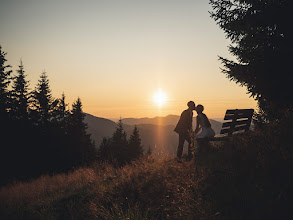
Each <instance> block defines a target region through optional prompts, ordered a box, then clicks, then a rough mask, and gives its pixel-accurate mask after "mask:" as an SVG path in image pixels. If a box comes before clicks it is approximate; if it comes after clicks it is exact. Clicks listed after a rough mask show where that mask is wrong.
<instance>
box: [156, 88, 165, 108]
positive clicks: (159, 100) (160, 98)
mask: <svg viewBox="0 0 293 220" xmlns="http://www.w3.org/2000/svg"><path fill="white" fill-rule="evenodd" d="M153 100H154V102H155V103H156V104H157V105H158V107H162V106H163V105H164V104H165V103H166V101H167V95H166V93H164V92H163V90H162V89H158V91H157V92H156V93H155V94H154V97H153Z"/></svg>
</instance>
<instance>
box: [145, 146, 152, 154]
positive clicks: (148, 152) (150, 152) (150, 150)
mask: <svg viewBox="0 0 293 220" xmlns="http://www.w3.org/2000/svg"><path fill="white" fill-rule="evenodd" d="M152 153H153V152H152V148H151V146H149V148H148V151H147V152H146V155H147V156H151V155H152Z"/></svg>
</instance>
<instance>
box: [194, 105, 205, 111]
mask: <svg viewBox="0 0 293 220" xmlns="http://www.w3.org/2000/svg"><path fill="white" fill-rule="evenodd" d="M203 110H204V107H203V105H200V104H199V105H197V106H196V111H198V112H203Z"/></svg>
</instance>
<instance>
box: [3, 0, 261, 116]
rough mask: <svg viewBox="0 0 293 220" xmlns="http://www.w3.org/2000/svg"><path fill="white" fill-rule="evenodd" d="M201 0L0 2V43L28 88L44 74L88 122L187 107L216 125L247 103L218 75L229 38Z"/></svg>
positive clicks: (57, 93) (250, 102)
mask: <svg viewBox="0 0 293 220" xmlns="http://www.w3.org/2000/svg"><path fill="white" fill-rule="evenodd" d="M208 2H209V1H208V0H131V1H130V0H92V1H89V0H83V1H81V0H79V1H77V0H0V45H2V50H3V51H5V52H7V57H6V58H7V59H8V64H10V65H12V66H13V70H16V69H17V66H18V63H19V60H20V59H22V61H23V63H24V68H25V71H26V74H27V75H28V79H29V80H30V85H31V88H33V87H35V85H36V83H37V80H38V78H39V76H40V73H41V72H42V71H44V70H45V71H46V72H47V74H48V76H49V80H50V85H51V89H52V92H53V95H54V97H56V98H57V97H61V94H62V92H64V93H65V95H66V96H67V102H68V103H70V104H71V103H72V102H73V101H74V100H75V99H76V98H77V97H80V98H81V100H82V102H83V106H84V109H83V110H84V111H85V112H87V113H90V114H93V115H95V116H99V117H105V118H119V117H120V116H121V117H124V118H125V117H154V116H158V115H160V116H166V115H168V114H177V115H179V114H181V112H182V110H184V109H186V108H187V106H186V103H187V102H188V101H189V100H193V101H195V103H196V104H202V105H204V106H205V113H206V114H207V115H208V116H209V117H210V118H222V117H223V116H224V114H225V110H226V109H228V108H256V102H255V101H254V100H253V99H252V98H249V95H248V94H247V93H246V89H245V88H242V87H239V86H238V85H236V84H235V82H231V81H229V80H228V79H227V78H226V76H225V75H224V74H223V73H221V70H220V67H221V63H220V62H219V61H218V55H221V56H224V57H228V58H231V56H230V55H229V53H228V49H227V45H229V41H228V40H227V39H225V34H224V33H223V31H222V30H220V28H219V26H218V25H217V24H216V22H215V21H214V20H213V19H211V18H210V16H209V13H208V11H210V10H211V7H210V5H209V4H208ZM158 91H160V92H161V93H163V94H164V95H165V98H166V100H165V102H164V103H161V104H160V103H158V102H156V100H154V96H155V95H156V93H157V92H158Z"/></svg>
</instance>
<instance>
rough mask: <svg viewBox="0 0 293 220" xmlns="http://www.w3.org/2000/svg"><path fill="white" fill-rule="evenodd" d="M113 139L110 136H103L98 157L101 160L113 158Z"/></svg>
mask: <svg viewBox="0 0 293 220" xmlns="http://www.w3.org/2000/svg"><path fill="white" fill-rule="evenodd" d="M110 144H111V139H110V138H105V137H104V138H103V140H102V142H101V144H100V148H99V150H98V159H99V160H100V161H107V160H110V158H111V151H110V150H111V147H110Z"/></svg>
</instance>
